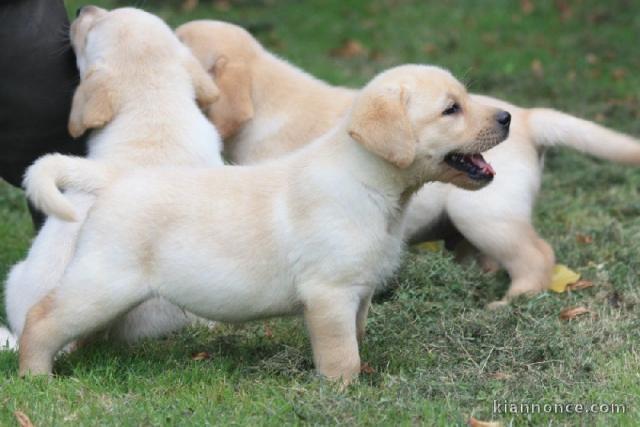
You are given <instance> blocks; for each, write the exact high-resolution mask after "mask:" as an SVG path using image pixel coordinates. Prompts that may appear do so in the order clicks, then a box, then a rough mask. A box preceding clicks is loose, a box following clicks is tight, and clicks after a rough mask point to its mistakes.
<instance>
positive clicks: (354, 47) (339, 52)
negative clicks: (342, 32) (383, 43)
mask: <svg viewBox="0 0 640 427" xmlns="http://www.w3.org/2000/svg"><path fill="white" fill-rule="evenodd" d="M365 53H366V52H365V49H364V47H363V46H362V43H360V42H359V41H357V40H353V39H348V40H345V42H344V43H343V44H342V46H340V47H337V48H335V49H333V50H332V51H331V52H330V54H331V56H334V57H337V58H353V57H356V56H362V55H364V54H365Z"/></svg>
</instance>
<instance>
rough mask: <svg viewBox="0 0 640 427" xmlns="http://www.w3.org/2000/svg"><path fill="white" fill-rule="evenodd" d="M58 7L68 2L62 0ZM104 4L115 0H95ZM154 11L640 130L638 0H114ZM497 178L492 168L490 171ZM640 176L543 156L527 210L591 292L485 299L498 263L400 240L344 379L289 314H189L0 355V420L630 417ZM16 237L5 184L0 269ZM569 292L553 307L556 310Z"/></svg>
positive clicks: (576, 420) (639, 325)
mask: <svg viewBox="0 0 640 427" xmlns="http://www.w3.org/2000/svg"><path fill="white" fill-rule="evenodd" d="M66 3H67V5H68V9H69V12H70V14H71V12H72V11H74V10H75V8H76V7H77V6H78V5H80V4H82V2H80V1H67V2H66ZM94 3H95V4H100V5H105V6H106V7H115V6H117V5H122V4H125V3H126V2H122V1H115V0H112V1H107V0H104V1H97V0H96V1H94ZM131 3H135V4H137V5H138V6H140V7H143V8H145V9H147V10H149V11H152V12H155V13H158V14H159V15H160V16H162V17H163V18H165V19H166V20H167V21H168V22H169V23H170V24H171V25H172V26H176V25H179V24H181V23H183V22H186V21H189V20H192V19H200V18H216V19H223V20H229V21H232V22H236V23H239V24H241V25H244V26H246V27H248V28H249V29H251V30H252V31H253V32H254V34H255V35H256V36H257V37H258V38H259V39H260V40H261V41H262V42H263V43H264V44H265V45H266V46H267V47H268V48H269V49H271V50H273V51H275V52H277V53H278V54H280V55H282V56H284V57H286V58H288V59H289V60H290V61H291V62H293V63H295V64H297V65H299V66H301V67H303V68H304V69H306V70H308V71H310V72H311V73H313V74H315V75H317V76H319V77H321V78H323V79H326V80H328V81H330V82H332V83H335V84H343V85H353V86H358V85H361V84H362V83H364V82H366V81H367V80H368V79H369V78H370V77H371V76H373V75H374V74H375V73H376V72H377V71H379V70H382V69H384V68H387V67H389V66H392V65H395V64H399V63H405V62H420V63H435V64H439V65H442V66H445V67H447V68H450V69H451V70H452V71H453V72H454V74H455V75H457V76H458V77H460V78H461V79H462V80H464V81H465V82H466V83H467V85H468V87H469V88H470V89H471V90H472V91H474V92H480V93H487V94H491V95H494V96H497V97H501V98H504V99H507V100H510V101H512V102H514V103H518V104H522V105H525V106H553V107H555V108H558V109H562V110H565V111H568V112H571V113H573V114H575V115H578V116H581V117H585V118H588V119H591V120H596V121H598V122H601V123H604V124H606V125H608V126H611V127H614V128H616V129H619V130H622V131H625V132H628V133H631V134H634V135H640V73H638V70H640V54H639V53H640V50H639V47H638V43H639V42H640V3H639V2H637V1H633V0H628V1H624V0H615V1H610V2H602V1H597V0H575V1H569V0H556V1H534V0H530V1H527V0H523V1H511V0H490V1H489V0H487V1H483V2H479V1H478V2H472V1H463V0H447V1H444V0H442V1H424V0H422V1H418V0H414V1H409V0H374V1H360V0H354V1H340V0H329V1H305V2H301V1H294V0H279V1H275V0H237V1H235V0H230V1H224V0H219V1H214V2H212V1H211V0H201V1H200V5H199V6H198V7H196V8H195V9H193V10H191V11H184V10H182V9H181V7H180V3H181V2H180V1H177V0H175V1H146V2H145V1H138V2H131ZM498 173H499V171H498ZM639 187H640V171H638V170H636V169H633V168H629V167H621V166H616V165H612V164H609V163H606V162H602V161H598V160H594V159H591V158H587V157H585V156H582V155H580V154H579V153H575V152H571V151H568V150H560V149H558V150H551V151H550V152H548V154H547V157H546V171H545V174H544V180H543V190H542V193H541V197H540V198H539V202H538V206H537V209H536V211H535V218H534V222H535V224H536V226H537V228H538V230H539V231H540V233H541V234H542V235H543V236H544V237H545V238H546V239H548V241H549V242H550V243H551V244H552V246H553V247H554V249H555V250H556V257H557V259H558V262H561V263H563V264H566V265H568V266H570V267H571V268H572V269H574V270H576V271H578V272H579V273H581V274H582V276H583V278H584V279H586V280H589V281H591V282H592V283H593V285H594V286H593V287H592V288H589V289H585V290H581V291H576V292H570V293H562V294H556V293H545V294H542V295H539V296H537V297H535V298H531V299H522V300H519V301H517V302H516V303H515V304H513V305H511V306H509V307H507V308H505V309H503V310H499V311H497V312H491V311H487V310H486V309H485V308H484V306H485V304H486V303H488V302H490V301H493V300H495V299H496V298H498V297H499V296H500V295H502V293H503V292H504V290H505V289H506V287H507V285H508V277H507V276H506V274H504V273H499V274H497V275H489V274H483V273H482V271H481V270H480V268H479V267H478V266H476V265H469V266H460V265H458V264H456V263H455V262H454V260H453V259H452V257H451V255H450V254H448V253H445V252H442V251H436V252H432V251H428V250H418V249H414V250H412V251H411V253H409V254H408V255H407V257H406V262H405V263H404V266H403V267H402V269H401V271H399V272H398V275H397V277H396V278H394V279H393V280H392V281H391V283H390V284H389V286H390V287H391V288H392V289H393V290H394V292H391V293H388V294H386V295H384V296H382V297H380V298H378V300H377V301H376V302H375V304H374V305H373V308H372V311H371V315H370V318H369V322H368V328H367V337H366V339H365V342H364V345H363V348H362V359H363V361H366V362H367V365H368V369H366V370H365V372H364V373H363V375H362V376H361V378H360V380H359V382H358V383H356V384H354V385H352V386H350V387H349V388H347V389H345V390H341V389H340V388H339V387H337V386H335V385H333V384H331V383H328V382H326V381H324V380H322V379H321V378H318V377H317V376H316V375H315V374H314V372H313V366H312V361H311V352H310V346H309V343H308V339H307V337H306V334H305V331H304V327H303V325H302V322H300V321H299V320H297V319H285V320H276V321H271V322H269V324H268V327H265V325H264V324H263V323H262V322H257V323H253V324H249V325H247V326H246V327H243V328H234V327H230V326H224V327H221V328H219V329H217V330H215V331H209V330H206V329H198V328H194V329H190V330H187V331H184V332H182V333H179V334H176V335H173V336H170V337H168V338H166V339H163V340H160V341H146V342H143V343H140V344H138V345H135V346H132V347H125V346H120V347H113V346H108V345H106V344H103V343H100V344H96V345H93V346H91V347H90V348H86V349H82V350H81V351H78V352H76V353H74V354H72V355H70V356H65V357H62V358H61V359H60V360H59V361H58V362H57V364H56V372H57V373H58V374H59V375H58V376H57V377H55V378H52V379H27V380H21V379H18V378H17V355H16V354H15V353H12V352H2V353H0V425H15V424H16V418H15V416H14V412H15V411H17V410H19V411H22V412H23V413H24V414H26V415H27V416H28V417H29V418H30V419H31V420H32V421H33V423H34V424H35V425H37V426H41V425H97V424H100V425H165V424H167V425H211V424H216V425H219V424H241V425H247V424H251V425H282V424H307V423H308V424H337V423H346V424H347V423H348V424H358V425H455V424H458V425H463V424H465V423H466V422H467V420H468V419H469V417H471V416H473V417H475V418H477V419H480V420H485V421H486V420H497V421H501V422H503V423H505V424H507V425H508V424H509V423H512V424H513V425H517V426H520V425H535V426H537V425H602V426H609V425H629V426H635V425H637V419H638V418H640V348H639V345H638V344H639V343H640V316H639V314H640V291H639V290H638V286H637V285H638V283H639V282H640V280H639V279H638V274H637V272H638V270H639V268H640V260H639V258H638V253H639V250H640V217H639V214H640V197H639V194H638V188H639ZM32 235H33V230H32V227H31V224H30V220H29V216H28V213H27V210H26V207H25V203H24V199H23V196H22V194H21V193H20V192H19V191H17V190H15V189H11V188H10V187H9V186H8V185H4V184H0V276H2V277H4V276H5V275H6V273H7V272H8V270H9V268H10V266H11V265H12V264H13V263H14V262H16V261H17V260H19V259H21V258H22V257H23V256H24V254H25V252H26V250H27V248H28V245H29V241H30V239H31V237H32ZM576 306H584V307H586V308H588V309H589V310H590V313H588V314H586V315H583V316H580V317H577V318H575V319H573V320H571V321H565V320H561V319H560V318H559V313H560V311H561V310H562V309H564V308H567V307H576ZM2 316H3V315H2V314H0V318H2ZM494 401H497V402H498V403H504V402H509V403H517V404H520V403H538V404H540V405H544V404H550V405H554V404H561V403H567V404H570V403H584V404H591V403H596V404H612V403H613V404H620V405H624V407H625V412H624V413H623V414H589V415H577V414H557V413H556V414H545V413H541V414H533V415H531V414H529V415H527V414H505V413H494V412H493V409H494Z"/></svg>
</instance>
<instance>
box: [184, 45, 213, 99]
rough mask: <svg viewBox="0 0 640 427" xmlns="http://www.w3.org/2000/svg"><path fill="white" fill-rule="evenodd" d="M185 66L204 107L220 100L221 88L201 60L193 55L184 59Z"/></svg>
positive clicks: (197, 96) (197, 97)
mask: <svg viewBox="0 0 640 427" xmlns="http://www.w3.org/2000/svg"><path fill="white" fill-rule="evenodd" d="M184 66H185V68H186V69H187V72H188V73H189V77H191V84H193V88H194V90H195V92H196V100H197V101H198V104H199V105H200V106H201V107H202V108H207V107H209V105H211V104H213V103H214V102H216V101H217V100H218V97H219V96H220V90H219V89H218V86H216V84H215V83H214V82H213V79H211V76H210V75H209V74H207V72H206V71H205V69H204V68H203V67H202V65H200V62H198V60H197V59H196V58H194V57H193V56H191V55H188V56H187V57H186V58H185V60H184Z"/></svg>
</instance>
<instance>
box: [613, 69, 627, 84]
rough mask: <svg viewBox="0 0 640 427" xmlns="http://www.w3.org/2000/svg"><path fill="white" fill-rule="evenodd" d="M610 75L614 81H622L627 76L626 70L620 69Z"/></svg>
mask: <svg viewBox="0 0 640 427" xmlns="http://www.w3.org/2000/svg"><path fill="white" fill-rule="evenodd" d="M612 75H613V78H614V79H615V80H618V81H620V80H624V78H625V77H626V76H627V70H626V69H624V68H622V67H620V68H616V69H615V70H613V72H612Z"/></svg>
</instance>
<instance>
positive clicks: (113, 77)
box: [0, 6, 222, 344]
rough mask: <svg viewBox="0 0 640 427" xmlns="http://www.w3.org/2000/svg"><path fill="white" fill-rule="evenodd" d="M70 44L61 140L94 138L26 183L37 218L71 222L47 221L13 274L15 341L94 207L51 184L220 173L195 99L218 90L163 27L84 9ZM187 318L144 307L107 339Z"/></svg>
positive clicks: (137, 15)
mask: <svg viewBox="0 0 640 427" xmlns="http://www.w3.org/2000/svg"><path fill="white" fill-rule="evenodd" d="M71 43H72V45H73V48H74V50H75V52H76V56H77V62H78V67H79V70H80V75H81V82H80V85H79V86H78V88H77V90H76V92H75V95H74V98H73V104H72V109H71V114H70V118H69V131H70V133H71V134H72V135H73V136H74V137H77V136H79V135H81V134H83V133H84V132H86V131H87V130H89V129H96V130H95V131H94V133H93V134H92V135H91V137H90V139H89V142H88V147H89V150H88V151H89V154H88V157H89V160H87V159H82V158H72V159H70V158H67V157H64V156H61V155H51V156H49V157H48V158H49V159H50V161H49V162H47V166H46V168H44V169H41V170H39V174H38V177H37V181H35V182H34V181H31V182H27V186H28V187H29V188H37V190H36V191H34V192H31V193H30V194H29V197H31V198H32V199H33V200H34V202H35V203H36V204H37V205H38V206H40V207H41V208H42V209H43V210H44V211H45V212H55V213H56V214H57V215H58V216H59V217H60V218H63V219H65V220H69V219H74V220H76V221H77V222H67V221H61V220H60V219H58V218H54V217H50V218H48V219H47V222H46V224H45V225H44V227H43V228H42V230H41V231H40V233H39V234H38V236H37V237H36V239H35V240H34V242H33V245H32V247H31V249H30V251H29V254H28V256H27V258H26V259H25V260H24V261H22V262H20V263H19V264H17V265H15V266H14V267H13V269H12V270H11V273H10V275H9V278H8V280H7V283H6V288H5V295H6V302H5V303H6V311H7V315H8V319H9V325H10V328H11V331H12V332H13V334H15V336H17V337H20V335H21V334H22V331H23V326H24V322H25V319H26V314H27V311H28V310H29V309H30V308H31V306H32V305H33V304H35V303H36V302H37V301H38V300H40V299H41V298H42V297H43V296H44V295H46V294H48V293H49V292H50V291H51V290H52V289H54V288H55V286H57V284H58V282H59V280H60V278H61V276H62V273H63V271H64V270H65V268H66V267H67V264H68V262H69V260H70V259H71V257H72V254H73V252H74V250H75V247H76V239H77V235H78V231H79V229H80V227H81V225H82V223H83V221H82V220H83V218H84V217H85V215H86V213H87V211H88V209H89V208H90V207H91V206H92V204H93V201H94V197H93V196H90V195H87V194H85V193H83V192H81V191H73V190H72V192H69V193H67V194H66V195H65V196H64V197H63V196H62V195H61V194H60V193H59V191H58V190H57V188H56V185H61V184H62V185H63V184H65V183H69V182H73V183H76V185H77V187H76V188H77V190H82V189H83V188H84V187H85V186H90V185H91V177H92V176H93V170H94V168H96V167H101V166H103V165H109V170H110V179H115V178H116V177H117V176H119V175H122V174H126V173H129V172H131V171H133V170H136V169H139V168H143V167H148V166H154V165H183V166H220V165H222V160H221V157H220V149H221V142H220V138H219V135H218V133H217V132H216V130H215V129H214V127H213V126H212V125H211V123H210V122H209V121H208V120H207V119H206V118H205V116H204V115H203V114H202V112H201V111H200V110H199V108H198V105H197V104H196V100H195V99H196V98H197V100H198V101H199V102H200V103H201V105H203V106H205V107H206V106H207V105H209V104H210V103H211V102H213V101H214V100H215V99H216V97H217V95H218V90H217V88H216V87H215V84H214V83H213V82H212V80H211V79H210V78H209V76H208V75H207V74H206V73H205V71H204V70H203V69H202V67H201V66H200V64H199V63H198V61H197V60H196V59H195V58H194V57H193V56H192V55H191V53H190V52H189V50H188V49H187V48H186V47H184V46H183V45H182V44H181V43H180V42H179V40H178V39H177V38H176V37H175V35H174V34H173V32H172V31H171V29H170V28H169V27H168V26H167V25H166V24H165V23H164V22H163V21H162V20H160V19H159V18H157V17H156V16H153V15H151V14H148V13H146V12H143V11H141V10H137V9H131V8H123V9H116V10H113V11H111V12H108V11H106V10H104V9H100V8H97V7H93V6H85V7H83V8H82V9H81V10H80V11H79V15H78V18H77V19H76V20H75V21H74V22H73V24H72V26H71ZM185 190H187V191H188V189H185ZM150 215H151V217H153V216H154V215H153V213H150ZM96 274H99V273H96ZM96 309H98V310H99V308H96ZM193 318H194V316H192V315H189V314H187V313H185V312H184V311H183V310H182V309H180V308H178V307H175V306H173V305H171V304H169V303H167V302H165V301H162V300H160V299H152V300H150V301H148V302H147V303H146V304H144V305H143V306H141V307H138V308H136V309H134V310H133V311H132V312H131V313H130V314H128V315H127V316H126V317H125V318H124V319H123V320H122V321H121V322H119V323H117V324H116V325H114V327H113V329H112V332H113V334H114V335H115V336H116V337H118V338H121V339H124V340H134V339H136V338H138V337H140V336H153V335H157V334H162V333H166V332H168V331H170V330H172V329H175V328H179V327H182V326H183V325H185V324H186V323H189V322H191V321H192V320H193ZM3 335H7V336H0V344H4V342H5V340H6V339H8V340H10V342H11V341H12V340H13V337H11V336H10V335H8V333H7V331H6V330H5V332H4V334H3Z"/></svg>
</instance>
